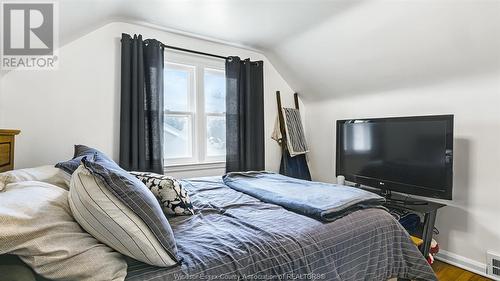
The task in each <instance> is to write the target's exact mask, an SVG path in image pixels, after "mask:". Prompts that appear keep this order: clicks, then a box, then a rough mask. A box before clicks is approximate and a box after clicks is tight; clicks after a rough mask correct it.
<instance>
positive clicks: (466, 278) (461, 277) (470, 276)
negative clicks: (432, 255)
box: [432, 260, 492, 281]
mask: <svg viewBox="0 0 500 281" xmlns="http://www.w3.org/2000/svg"><path fill="white" fill-rule="evenodd" d="M432 269H434V272H436V275H437V277H438V280H439V281H490V280H492V279H489V278H486V277H483V276H481V275H477V274H475V273H472V272H469V271H465V270H463V269H461V268H458V267H456V266H453V265H450V264H447V263H444V262H440V261H437V260H436V261H434V263H433V264H432Z"/></svg>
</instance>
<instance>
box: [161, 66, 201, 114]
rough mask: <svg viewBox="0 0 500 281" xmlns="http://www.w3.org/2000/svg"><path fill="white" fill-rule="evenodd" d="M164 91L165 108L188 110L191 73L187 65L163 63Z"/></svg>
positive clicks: (191, 70)
mask: <svg viewBox="0 0 500 281" xmlns="http://www.w3.org/2000/svg"><path fill="white" fill-rule="evenodd" d="M164 71H165V75H164V82H163V83H164V89H163V90H164V92H165V98H164V102H165V109H166V110H170V111H184V112H186V111H190V104H189V102H190V100H189V99H190V96H191V95H190V94H191V81H192V79H191V75H193V74H192V73H193V71H194V70H193V69H192V68H190V67H189V66H180V65H174V64H166V65H165V70H164Z"/></svg>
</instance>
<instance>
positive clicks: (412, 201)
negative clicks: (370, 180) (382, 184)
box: [371, 189, 429, 205]
mask: <svg viewBox="0 0 500 281" xmlns="http://www.w3.org/2000/svg"><path fill="white" fill-rule="evenodd" d="M371 192H373V191H371ZM379 195H380V196H382V197H384V198H385V200H386V202H388V203H394V204H403V205H427V204H429V202H428V201H423V200H415V199H411V198H409V197H406V198H404V199H397V198H394V197H393V196H392V192H391V191H390V190H387V189H382V190H381V191H380V193H379Z"/></svg>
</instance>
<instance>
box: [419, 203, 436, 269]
mask: <svg viewBox="0 0 500 281" xmlns="http://www.w3.org/2000/svg"><path fill="white" fill-rule="evenodd" d="M436 213H437V210H433V211H431V212H428V213H425V216H424V229H423V233H422V240H424V243H423V244H422V245H421V246H420V252H422V254H423V255H424V258H426V259H427V257H429V250H430V248H431V242H432V232H433V230H434V223H435V222H436Z"/></svg>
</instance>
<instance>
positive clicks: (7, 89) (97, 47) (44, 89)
mask: <svg viewBox="0 0 500 281" xmlns="http://www.w3.org/2000/svg"><path fill="white" fill-rule="evenodd" d="M122 32H123V33H129V34H134V33H138V34H142V35H143V37H144V38H155V39H158V40H160V41H162V42H164V43H166V44H169V45H174V46H179V47H185V48H189V49H194V50H199V51H204V52H209V53H216V54H220V55H225V56H228V55H238V56H240V57H242V58H247V57H250V58H251V59H252V60H264V91H265V125H266V128H265V130H266V132H265V133H266V168H267V169H269V170H277V169H278V166H279V160H280V158H279V157H280V150H279V146H278V145H277V144H276V143H275V142H274V141H272V140H271V139H270V135H271V131H272V128H273V125H274V118H275V116H276V101H275V94H274V93H275V91H276V90H281V92H282V93H283V98H284V100H285V103H287V104H292V102H293V96H292V93H293V92H292V90H291V88H290V87H289V86H288V85H287V83H286V82H285V81H284V80H283V79H282V78H281V76H280V75H279V73H278V72H277V71H276V70H275V69H274V67H273V66H272V65H271V63H270V62H269V61H268V60H267V59H266V58H265V57H264V56H263V55H262V54H260V53H257V52H254V51H250V50H246V49H242V48H236V47H232V46H228V45H224V44H219V43H214V42H209V41H205V40H200V39H195V38H191V37H186V36H181V35H176V34H172V33H168V32H164V31H161V30H158V29H153V28H149V27H144V26H140V25H134V24H128V23H121V22H116V23H111V24H107V25H105V26H103V27H101V28H98V29H97V30H95V31H93V32H91V33H89V34H86V35H85V36H82V37H80V38H79V39H77V40H75V41H72V42H70V43H68V44H66V45H64V46H63V47H62V48H61V49H60V59H59V63H60V64H59V69H58V70H55V71H10V72H8V73H6V74H4V75H3V77H0V79H1V87H2V88H0V89H1V93H0V98H1V100H0V109H1V115H0V127H1V128H15V129H20V130H21V131H22V132H21V134H20V135H19V136H18V137H17V143H16V161H15V165H16V167H17V168H23V167H31V166H37V165H43V164H47V163H56V162H58V161H61V160H65V159H68V158H70V157H71V156H72V150H73V148H72V146H73V144H79V143H80V144H87V145H90V146H95V147H97V148H99V149H101V150H102V151H103V152H105V153H108V154H110V155H111V156H112V157H113V158H114V159H115V160H118V159H117V158H118V149H119V148H118V144H119V139H118V137H119V110H120V109H119V101H120V37H121V33H122ZM2 116H3V118H1V117H2ZM222 172H223V170H221V169H218V170H214V171H208V172H207V171H206V170H205V171H202V172H199V173H194V172H193V173H191V174H193V175H206V174H221V173H222ZM182 176H186V174H185V173H184V174H182Z"/></svg>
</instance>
